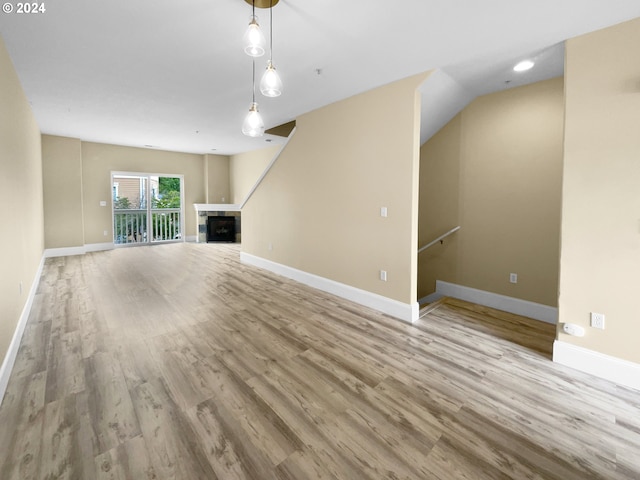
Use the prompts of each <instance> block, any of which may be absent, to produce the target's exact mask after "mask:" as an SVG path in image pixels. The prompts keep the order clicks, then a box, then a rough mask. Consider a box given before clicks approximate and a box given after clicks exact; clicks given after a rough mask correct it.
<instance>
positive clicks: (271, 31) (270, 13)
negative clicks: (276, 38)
mask: <svg viewBox="0 0 640 480" xmlns="http://www.w3.org/2000/svg"><path fill="white" fill-rule="evenodd" d="M254 3H255V0H254ZM269 60H271V63H272V64H273V0H269Z"/></svg>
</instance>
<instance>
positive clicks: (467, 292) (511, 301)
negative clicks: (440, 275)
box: [436, 280, 558, 325]
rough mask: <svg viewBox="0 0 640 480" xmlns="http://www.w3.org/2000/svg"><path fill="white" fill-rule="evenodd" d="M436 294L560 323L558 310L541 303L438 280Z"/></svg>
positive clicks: (543, 320)
mask: <svg viewBox="0 0 640 480" xmlns="http://www.w3.org/2000/svg"><path fill="white" fill-rule="evenodd" d="M436 293H438V294H440V295H442V296H445V297H453V298H459V299H460V300H465V301H467V302H471V303H476V304H478V305H484V306H485V307H491V308H495V309H497V310H503V311H505V312H509V313H513V314H516V315H522V316H523V317H529V318H533V319H535V320H540V321H542V322H547V323H552V324H554V325H555V324H556V323H558V309H557V308H555V307H550V306H548V305H542V304H541V303H535V302H529V301H527V300H521V299H519V298H513V297H507V296H506V295H500V294H497V293H491V292H486V291H484V290H477V289H475V288H470V287H464V286H462V285H456V284H454V283H449V282H443V281H442V280H436Z"/></svg>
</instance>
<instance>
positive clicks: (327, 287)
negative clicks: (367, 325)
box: [240, 252, 419, 322]
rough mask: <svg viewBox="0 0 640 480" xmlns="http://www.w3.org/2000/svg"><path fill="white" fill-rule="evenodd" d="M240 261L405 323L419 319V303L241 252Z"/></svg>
mask: <svg viewBox="0 0 640 480" xmlns="http://www.w3.org/2000/svg"><path fill="white" fill-rule="evenodd" d="M240 261H241V262H242V263H244V264H247V265H253V266H254V267H258V268H263V269H265V270H269V271H270V272H273V273H276V274H278V275H282V276H283V277H287V278H290V279H292V280H295V281H297V282H300V283H303V284H305V285H308V286H310V287H313V288H317V289H318V290H322V291H323V292H328V293H331V294H333V295H337V296H338V297H342V298H345V299H347V300H350V301H352V302H355V303H359V304H360V305H364V306H366V307H369V308H373V309H374V310H378V311H379V312H383V313H386V314H387V315H391V316H392V317H395V318H398V319H400V320H403V321H405V322H413V321H414V320H417V319H418V310H419V308H418V302H414V303H412V304H409V303H402V302H399V301H397V300H393V299H391V298H387V297H383V296H382V295H378V294H376V293H371V292H368V291H366V290H361V289H359V288H355V287H352V286H350V285H346V284H344V283H340V282H336V281H334V280H330V279H328V278H324V277H320V276H318V275H314V274H312V273H308V272H304V271H302V270H298V269H295V268H291V267H288V266H286V265H282V264H280V263H276V262H272V261H271V260H267V259H266V258H262V257H256V256H255V255H251V254H250V253H245V252H241V253H240Z"/></svg>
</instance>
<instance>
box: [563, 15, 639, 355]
mask: <svg viewBox="0 0 640 480" xmlns="http://www.w3.org/2000/svg"><path fill="white" fill-rule="evenodd" d="M638 45H640V19H636V20H632V21H630V22H627V23H623V24H621V25H618V26H615V27H612V28H608V29H605V30H601V31H598V32H595V33H591V34H588V35H585V36H582V37H578V38H575V39H572V40H569V41H568V42H567V49H566V133H565V152H564V182H563V210H562V252H561V274H560V301H559V310H560V321H561V322H571V323H576V324H578V325H582V326H583V327H585V329H586V330H587V333H586V335H585V336H584V337H581V338H578V337H570V336H568V335H565V334H564V333H562V332H559V334H558V336H559V340H562V341H565V342H568V343H573V344H576V345H579V346H582V347H585V348H588V349H591V350H595V351H597V352H601V353H605V354H608V355H613V356H615V357H619V358H622V359H626V360H629V361H632V362H636V363H638V362H640V349H639V348H638V338H639V337H640V303H638V300H637V296H638V287H639V286H640V133H639V132H640V56H638ZM590 312H598V313H603V314H605V316H606V329H605V330H596V329H593V328H590V327H589V326H588V325H589V313H590Z"/></svg>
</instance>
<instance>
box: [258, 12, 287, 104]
mask: <svg viewBox="0 0 640 480" xmlns="http://www.w3.org/2000/svg"><path fill="white" fill-rule="evenodd" d="M260 92H261V93H262V94H263V95H264V96H265V97H279V96H280V94H281V93H282V80H281V79H280V75H278V72H276V67H274V66H273V0H270V5H269V61H268V62H267V70H266V71H265V72H264V74H263V75H262V80H260Z"/></svg>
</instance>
